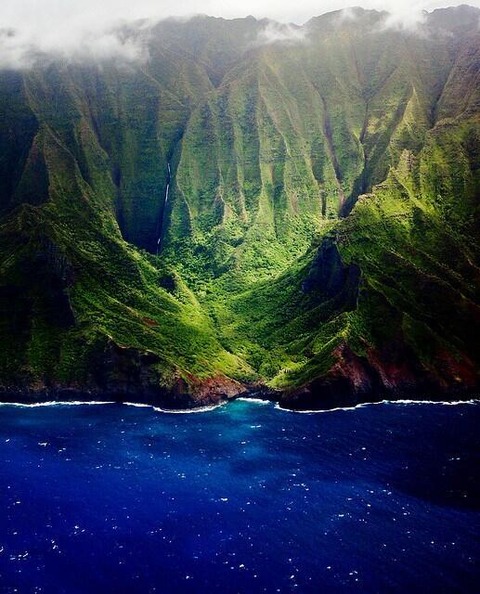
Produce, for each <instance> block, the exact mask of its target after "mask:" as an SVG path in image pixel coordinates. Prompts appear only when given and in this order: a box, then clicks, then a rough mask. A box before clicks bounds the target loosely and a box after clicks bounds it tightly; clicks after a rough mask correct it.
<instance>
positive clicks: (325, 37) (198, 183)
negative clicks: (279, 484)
mask: <svg viewBox="0 0 480 594" xmlns="http://www.w3.org/2000/svg"><path fill="white" fill-rule="evenodd" d="M458 10H462V9H458ZM356 14H357V19H358V22H357V21H350V20H348V19H346V20H344V21H341V20H338V19H337V18H336V17H334V16H332V15H326V16H325V17H322V18H320V19H313V20H312V21H311V22H310V23H309V25H308V26H307V27H306V28H305V30H304V32H305V35H306V39H305V41H304V42H302V43H293V42H292V43H287V44H285V43H271V44H263V45H262V44H261V43H258V35H259V33H260V32H261V31H262V27H263V26H264V24H263V25H262V23H261V22H259V21H256V20H255V19H244V20H241V19H240V20H236V21H224V20H221V19H220V20H217V19H208V18H198V19H193V20H192V21H189V22H186V23H180V22H173V21H172V22H169V21H166V22H163V23H159V24H158V25H156V26H154V27H153V28H152V29H151V30H149V31H148V32H147V34H146V37H145V39H144V42H145V45H146V46H148V51H149V54H150V59H149V61H147V62H144V63H138V64H135V63H134V64H129V65H125V64H117V63H115V62H114V61H112V62H109V63H105V64H103V65H102V66H101V67H100V66H98V65H93V64H91V65H86V64H83V65H82V64H75V63H61V62H60V61H58V62H56V61H51V62H48V63H47V62H45V63H43V64H39V65H38V67H37V68H35V69H32V70H26V71H25V72H22V73H11V72H2V73H1V76H0V116H1V117H0V217H1V218H0V256H1V259H0V340H1V344H2V350H1V353H2V354H1V356H0V383H1V384H2V385H17V384H18V385H20V384H22V383H23V384H28V385H55V384H56V383H58V384H61V385H72V386H88V385H90V384H92V383H94V382H95V378H94V376H95V373H96V371H95V370H96V365H100V363H99V362H103V363H105V365H107V366H108V364H112V365H114V364H113V363H111V362H110V363H109V362H108V356H109V355H108V353H109V352H110V351H109V348H110V347H111V346H112V345H116V347H118V348H119V349H120V350H121V351H122V352H124V353H142V354H148V355H152V361H153V363H151V367H152V369H154V372H155V377H156V378H157V380H158V382H160V383H161V384H162V385H164V386H165V387H167V388H171V387H172V386H173V384H174V383H175V382H176V381H177V380H178V379H179V378H182V379H183V380H185V381H186V382H187V384H189V383H190V384H192V383H193V382H195V381H196V380H197V379H198V378H212V377H214V376H227V377H230V378H234V379H237V380H240V381H244V382H247V381H261V382H265V383H268V384H269V385H271V386H274V387H276V388H280V389H290V388H295V387H298V386H301V385H303V384H306V383H309V382H311V381H313V380H314V379H316V378H318V377H321V376H325V375H328V373H329V372H330V371H331V369H332V367H333V366H334V365H335V364H336V363H337V362H338V361H337V352H338V347H340V346H345V345H347V346H348V347H349V349H350V351H351V352H353V353H354V354H356V355H358V356H359V357H362V358H363V359H365V360H367V359H368V358H369V357H370V358H372V357H376V359H375V364H376V365H377V366H378V365H382V364H383V363H384V361H385V360H387V359H388V358H389V357H390V359H392V357H393V355H391V353H392V352H393V353H397V354H398V353H403V352H407V350H408V353H409V354H410V355H409V356H411V357H412V360H414V365H415V366H417V367H416V368H422V369H426V370H428V372H429V373H433V374H435V373H437V374H439V375H441V376H442V377H446V374H447V375H448V373H451V375H452V374H453V375H455V374H456V373H457V372H456V371H451V372H450V371H448V370H447V371H445V370H444V369H441V368H442V365H443V361H444V359H445V353H448V354H449V356H453V357H454V359H455V361H459V362H463V364H465V365H466V366H468V365H470V367H472V365H473V367H475V366H476V368H477V369H478V363H479V361H478V357H479V354H478V347H477V342H478V341H477V336H478V331H479V330H480V328H478V320H479V319H480V315H479V307H480V306H479V300H480V294H479V293H480V290H479V287H480V275H479V272H478V271H479V269H480V244H479V241H478V239H479V238H478V228H479V224H480V211H479V196H480V150H479V146H480V120H479V113H480V100H479V92H478V80H477V78H476V76H477V74H476V73H477V70H478V69H476V68H475V65H476V64H477V62H478V52H479V51H480V50H479V48H478V35H477V36H476V32H475V31H474V30H473V29H472V28H471V27H470V26H469V25H468V23H467V24H465V23H466V21H465V23H464V24H462V26H461V27H460V29H459V30H458V31H457V30H456V29H455V28H454V29H452V31H451V35H445V32H444V31H443V32H441V31H437V30H435V26H436V25H435V22H436V21H435V19H434V18H433V17H431V18H430V19H429V21H428V23H427V25H426V27H427V29H428V27H433V29H432V30H429V31H428V35H427V34H425V35H413V34H410V33H409V32H405V31H385V30H384V28H382V19H383V18H384V17H383V16H382V15H381V14H380V13H376V12H375V11H368V12H363V11H357V13H356ZM453 14H456V13H455V10H454V11H453V12H452V15H453ZM337 16H338V15H337ZM453 20H455V19H453ZM462 23H463V21H462ZM426 32H427V31H426ZM137 34H138V35H139V36H141V35H143V34H144V33H143V32H142V31H137ZM460 38H461V40H462V42H461V43H458V40H459V39H460ZM169 167H170V173H169ZM167 184H168V185H169V195H168V201H166V189H167ZM372 353H373V355H372ZM132 357H133V355H132ZM382 357H383V359H382ZM393 358H394V357H393ZM372 360H373V359H372ZM379 361H380V363H379ZM382 361H383V363H382ZM103 363H102V364H103ZM452 365H453V364H452ZM117 371H118V370H117ZM118 373H120V374H121V371H118ZM157 380H156V381H157Z"/></svg>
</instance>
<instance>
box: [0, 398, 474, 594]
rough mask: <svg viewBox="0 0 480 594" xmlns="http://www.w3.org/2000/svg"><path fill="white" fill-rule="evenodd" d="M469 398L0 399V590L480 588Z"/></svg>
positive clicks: (92, 593) (248, 592)
mask: <svg viewBox="0 0 480 594" xmlns="http://www.w3.org/2000/svg"><path fill="white" fill-rule="evenodd" d="M479 428H480V403H478V402H472V403H469V404H458V405H453V406H452V405H448V406H447V405H441V404H407V403H404V404H389V403H384V404H379V405H368V406H364V407H360V408H357V409H353V410H336V411H330V412H323V413H316V414H299V413H292V412H287V411H283V410H280V409H278V408H276V407H275V406H274V405H273V404H271V403H257V402H252V401H241V400H238V401H235V402H232V403H229V404H228V405H225V406H222V407H219V408H216V409H214V410H210V411H207V412H201V413H194V414H174V413H166V412H161V411H158V410H155V409H153V408H149V407H141V408H140V407H133V406H127V405H119V404H103V405H86V404H85V405H55V406H40V407H30V408H28V407H20V406H12V405H2V406H0V459H1V466H0V468H1V475H0V509H1V510H2V512H1V517H0V518H1V519H0V592H1V594H6V593H13V592H19V593H21V594H24V593H45V594H57V593H60V592H65V593H68V594H74V593H75V594H76V593H82V594H83V593H88V594H97V593H98V594H109V593H112V594H122V593H138V594H148V593H152V592H158V593H161V594H169V593H176V594H177V593H179V594H182V593H195V594H203V593H205V594H207V593H208V594H217V593H218V594H220V593H221V594H235V593H242V594H243V593H245V594H256V593H260V592H268V593H270V592H271V593H276V592H280V593H292V592H293V593H298V594H301V593H315V594H320V593H329V592H365V593H368V594H373V593H375V592H378V593H381V594H384V593H389V592H402V593H404V592H405V593H414V592H422V593H440V592H458V593H469V592H472V593H474V592H475V593H478V592H479V591H480V558H479V557H480V542H479V539H480V481H479V472H480V464H479V462H480V459H479V458H480V430H479Z"/></svg>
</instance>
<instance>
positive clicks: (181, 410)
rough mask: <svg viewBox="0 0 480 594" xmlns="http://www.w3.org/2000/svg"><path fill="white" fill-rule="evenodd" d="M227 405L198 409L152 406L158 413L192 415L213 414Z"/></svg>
mask: <svg viewBox="0 0 480 594" xmlns="http://www.w3.org/2000/svg"><path fill="white" fill-rule="evenodd" d="M226 404H227V403H226V402H221V403H220V404H212V405H211V406H198V407H197V408H160V407H158V406H152V408H153V410H154V411H156V412H161V413H167V414H169V415H190V414H194V413H205V412H211V411H212V410H216V409H217V408H222V407H223V406H225V405H226Z"/></svg>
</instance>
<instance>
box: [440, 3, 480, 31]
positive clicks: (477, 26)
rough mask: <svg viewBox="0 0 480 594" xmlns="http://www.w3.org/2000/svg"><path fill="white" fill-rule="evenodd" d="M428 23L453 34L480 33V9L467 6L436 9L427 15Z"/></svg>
mask: <svg viewBox="0 0 480 594" xmlns="http://www.w3.org/2000/svg"><path fill="white" fill-rule="evenodd" d="M428 23H429V24H430V25H432V26H434V27H438V28H441V29H445V30H447V31H451V32H454V33H456V32H461V31H468V30H473V29H474V30H478V31H479V32H480V8H476V7H474V6H470V5H468V4H460V5H459V6H450V7H448V8H437V9H436V10H434V11H432V12H431V13H429V15H428Z"/></svg>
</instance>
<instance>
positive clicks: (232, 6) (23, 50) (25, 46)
mask: <svg viewBox="0 0 480 594" xmlns="http://www.w3.org/2000/svg"><path fill="white" fill-rule="evenodd" d="M461 3H462V2H455V0H453V1H448V0H446V1H443V0H301V1H300V2H299V1H297V2H295V1H292V0H242V1H241V2H240V1H238V0H175V1H172V0H169V1H168V2H167V1H165V0H0V66H2V65H8V64H15V65H19V64H21V63H22V61H25V60H26V58H25V56H26V55H27V54H28V53H29V51H30V50H31V49H32V48H39V49H41V50H43V51H47V52H48V51H57V52H58V51H60V52H64V53H65V54H68V53H69V52H70V53H71V52H76V53H77V54H82V53H83V54H85V55H88V54H89V53H93V54H95V56H97V57H98V56H100V57H101V56H102V55H104V56H105V57H108V56H109V55H111V54H118V53H119V54H123V55H124V56H125V57H126V58H129V57H131V58H134V57H136V55H137V53H138V48H135V47H130V46H129V45H128V43H127V44H120V41H119V40H118V39H117V38H116V36H115V35H114V34H113V33H109V32H108V31H107V29H108V27H110V26H111V25H113V24H115V23H116V22H118V21H120V20H133V19H138V18H152V19H160V18H166V17H168V16H190V15H194V14H208V15H211V16H222V17H225V18H235V17H245V16H248V15H250V14H251V15H253V16H255V17H257V18H263V17H269V18H271V19H275V20H279V21H281V22H293V23H297V24H302V23H304V22H306V21H307V20H308V19H310V18H311V17H313V16H318V15H320V14H323V13H325V12H330V11H332V10H338V9H341V8H346V7H349V6H352V5H353V6H355V5H360V6H362V7H363V8H375V9H377V10H387V11H389V12H391V13H393V14H394V15H395V18H396V19H397V21H398V22H405V23H407V24H408V23H411V22H415V20H416V19H417V18H418V15H420V14H421V11H422V10H428V11H431V10H433V9H434V8H438V7H443V6H451V5H458V4H461ZM466 3H468V4H470V5H471V6H477V7H479V8H480V0H470V1H467V2H466ZM13 31H15V35H13V33H12V32H13Z"/></svg>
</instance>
